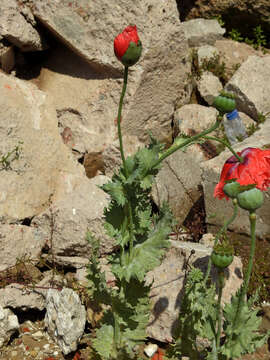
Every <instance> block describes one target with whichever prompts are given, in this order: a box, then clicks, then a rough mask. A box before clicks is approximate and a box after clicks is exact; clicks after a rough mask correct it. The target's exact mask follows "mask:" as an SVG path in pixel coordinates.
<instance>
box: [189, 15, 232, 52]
mask: <svg viewBox="0 0 270 360" xmlns="http://www.w3.org/2000/svg"><path fill="white" fill-rule="evenodd" d="M182 27H183V29H184V32H185V36H186V38H187V40H188V44H189V46H191V47H194V46H201V45H206V44H208V45H214V43H215V41H216V40H218V39H222V37H223V35H224V33H225V29H223V28H222V27H221V26H220V25H219V23H218V21H217V20H207V19H194V20H188V21H184V22H183V23H182Z"/></svg>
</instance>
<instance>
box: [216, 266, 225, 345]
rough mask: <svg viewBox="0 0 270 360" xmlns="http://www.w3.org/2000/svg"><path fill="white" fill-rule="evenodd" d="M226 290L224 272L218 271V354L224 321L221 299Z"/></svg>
mask: <svg viewBox="0 0 270 360" xmlns="http://www.w3.org/2000/svg"><path fill="white" fill-rule="evenodd" d="M223 288H224V270H223V269H222V270H221V269H218V308H217V313H218V327H217V337H216V346H217V352H218V351H219V348H220V336H221V321H222V314H223V312H222V306H221V298H222V291H223Z"/></svg>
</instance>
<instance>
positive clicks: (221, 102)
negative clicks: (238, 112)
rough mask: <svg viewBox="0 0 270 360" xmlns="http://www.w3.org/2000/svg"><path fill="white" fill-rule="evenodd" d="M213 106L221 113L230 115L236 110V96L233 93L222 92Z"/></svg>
mask: <svg viewBox="0 0 270 360" xmlns="http://www.w3.org/2000/svg"><path fill="white" fill-rule="evenodd" d="M213 106H214V107H215V108H216V109H217V110H218V111H219V112H220V113H221V114H226V113H230V112H232V111H233V110H234V109H235V106H236V105H235V100H234V95H233V94H231V93H225V92H221V93H220V95H219V96H217V97H216V98H215V100H214V103H213Z"/></svg>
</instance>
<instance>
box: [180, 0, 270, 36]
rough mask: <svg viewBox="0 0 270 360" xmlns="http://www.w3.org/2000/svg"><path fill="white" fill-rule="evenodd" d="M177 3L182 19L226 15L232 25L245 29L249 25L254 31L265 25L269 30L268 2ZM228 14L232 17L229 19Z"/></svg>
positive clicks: (217, 0)
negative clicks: (257, 27)
mask: <svg viewBox="0 0 270 360" xmlns="http://www.w3.org/2000/svg"><path fill="white" fill-rule="evenodd" d="M177 1H178V3H179V8H180V13H181V15H182V17H185V16H186V18H187V19H194V18H197V17H202V18H207V19H210V18H213V17H215V16H216V17H217V16H222V17H223V15H224V19H225V18H226V23H227V21H229V22H230V24H231V25H234V24H237V25H239V26H242V27H244V28H245V26H246V24H248V26H249V28H250V29H252V28H253V27H255V26H257V25H258V24H261V23H263V24H264V25H267V24H268V28H269V17H270V3H269V1H268V0H256V1H254V0H238V1H224V0H211V1H204V0H197V1H196V2H190V0H177ZM228 14H229V15H230V16H229V17H228ZM234 26H235V25H234Z"/></svg>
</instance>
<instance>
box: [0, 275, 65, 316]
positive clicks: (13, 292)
mask: <svg viewBox="0 0 270 360" xmlns="http://www.w3.org/2000/svg"><path fill="white" fill-rule="evenodd" d="M35 270H36V271H37V269H36V268H35ZM29 275H30V276H31V279H32V280H33V283H31V282H30V283H29V284H28V285H25V284H19V283H13V284H10V285H8V286H6V287H4V288H1V289H0V304H1V305H2V306H3V307H5V308H6V307H8V308H12V309H20V310H22V311H28V310H33V309H35V310H39V311H41V310H44V309H45V306H46V296H47V292H48V290H49V289H50V288H56V287H57V286H55V284H61V281H62V280H63V279H62V278H61V276H60V275H56V274H54V273H53V271H52V270H49V271H47V272H45V273H43V274H42V275H41V277H43V276H44V277H43V279H42V280H41V281H37V280H36V279H35V278H34V277H33V274H32V273H31V272H30V271H29ZM33 284H34V285H33Z"/></svg>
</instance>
